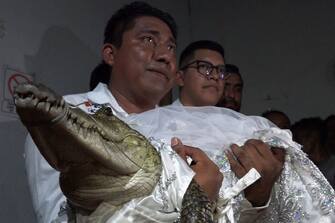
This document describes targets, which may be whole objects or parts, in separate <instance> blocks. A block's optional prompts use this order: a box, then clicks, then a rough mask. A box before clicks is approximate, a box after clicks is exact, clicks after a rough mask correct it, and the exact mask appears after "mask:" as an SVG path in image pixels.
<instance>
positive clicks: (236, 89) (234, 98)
mask: <svg viewBox="0 0 335 223" xmlns="http://www.w3.org/2000/svg"><path fill="white" fill-rule="evenodd" d="M242 90H243V83H242V80H241V77H240V75H238V74H235V73H229V74H227V78H226V79H225V87H224V92H223V95H222V98H221V101H220V103H219V105H218V106H220V107H225V108H230V109H232V110H235V111H238V112H239V111H240V109H241V101H242Z"/></svg>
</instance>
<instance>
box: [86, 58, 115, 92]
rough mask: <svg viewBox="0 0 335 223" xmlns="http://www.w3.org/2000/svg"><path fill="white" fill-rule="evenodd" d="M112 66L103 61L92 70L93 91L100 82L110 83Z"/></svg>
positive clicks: (91, 83) (91, 86)
mask: <svg viewBox="0 0 335 223" xmlns="http://www.w3.org/2000/svg"><path fill="white" fill-rule="evenodd" d="M111 69H112V68H111V67H110V66H109V65H108V64H107V63H105V62H104V61H102V62H101V63H100V64H98V65H97V66H96V67H95V68H94V69H93V71H92V72H91V78H90V90H91V91H92V90H93V89H94V88H95V87H96V86H97V85H98V84H99V83H104V84H109V80H110V75H111Z"/></svg>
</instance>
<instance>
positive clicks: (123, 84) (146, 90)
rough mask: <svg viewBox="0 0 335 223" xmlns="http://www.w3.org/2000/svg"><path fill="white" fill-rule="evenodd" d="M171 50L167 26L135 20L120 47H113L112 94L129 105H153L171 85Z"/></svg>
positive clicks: (173, 74)
mask: <svg viewBox="0 0 335 223" xmlns="http://www.w3.org/2000/svg"><path fill="white" fill-rule="evenodd" d="M175 48H176V44H175V39H174V37H173V35H172V33H171V30H170V28H169V27H168V26H167V24H165V23H164V22H163V21H161V20H160V19H158V18H156V17H151V16H142V17H138V18H136V19H135V20H134V24H133V27H132V28H131V29H129V30H127V31H125V32H124V34H123V38H122V44H121V46H120V47H119V48H117V47H114V46H113V52H112V54H113V59H112V62H111V65H112V75H111V84H110V86H111V90H112V92H113V93H114V92H117V94H120V95H122V97H125V98H126V99H127V101H131V102H132V103H133V104H148V105H150V106H154V105H155V104H157V103H158V102H159V100H160V99H161V98H162V97H163V96H164V95H165V94H166V93H167V92H168V91H169V90H170V89H171V88H172V86H173V84H174V83H175V79H176V52H175Z"/></svg>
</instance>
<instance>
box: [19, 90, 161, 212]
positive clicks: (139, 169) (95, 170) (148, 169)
mask: <svg viewBox="0 0 335 223" xmlns="http://www.w3.org/2000/svg"><path fill="white" fill-rule="evenodd" d="M14 100H15V105H16V111H17V113H18V115H19V117H20V119H21V121H22V122H23V124H24V125H25V126H26V127H27V129H28V131H29V133H30V134H31V136H32V138H33V140H34V142H35V143H36V145H37V147H38V149H39V150H40V152H41V154H42V155H43V156H44V158H45V159H46V160H47V161H48V162H49V164H50V165H51V166H52V167H54V168H55V169H57V170H58V171H60V172H61V177H60V185H61V188H62V190H63V192H64V194H65V195H66V196H67V198H68V199H69V201H70V202H71V203H72V204H73V206H75V207H77V208H81V209H84V210H86V211H93V210H95V209H96V208H97V207H98V206H99V205H100V204H101V203H102V202H108V203H110V204H112V205H116V206H117V205H120V204H122V203H124V202H127V201H129V200H131V199H132V198H135V197H141V196H144V195H148V194H150V192H151V191H152V190H153V188H154V186H155V185H156V183H157V181H158V179H159V177H160V173H161V160H160V156H159V154H158V152H157V151H156V150H155V148H154V147H153V146H152V145H151V144H150V143H149V141H148V140H147V139H146V138H145V137H144V136H142V135H141V134H140V133H138V132H137V131H135V130H133V129H131V128H130V127H129V126H128V125H127V124H126V123H124V122H123V121H121V120H120V119H118V118H117V117H116V116H115V115H113V112H112V110H111V109H110V108H108V107H103V108H102V109H101V110H99V111H98V112H97V113H96V114H94V115H90V114H87V113H85V112H84V111H82V110H81V109H79V108H77V107H75V106H72V105H69V104H67V103H66V102H65V101H64V99H63V98H62V97H61V96H59V95H57V94H56V93H54V92H53V91H52V90H50V89H49V88H47V87H45V86H43V85H34V84H23V85H19V86H18V87H17V88H16V89H15V94H14Z"/></svg>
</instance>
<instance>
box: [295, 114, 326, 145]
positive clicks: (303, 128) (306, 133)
mask: <svg viewBox="0 0 335 223" xmlns="http://www.w3.org/2000/svg"><path fill="white" fill-rule="evenodd" d="M291 131H292V134H293V139H294V140H296V141H297V142H298V143H302V141H301V140H306V139H308V138H312V137H313V139H314V138H316V139H318V140H319V141H320V143H321V144H323V143H324V140H325V129H324V122H323V120H322V119H321V118H320V117H312V118H303V119H301V120H299V121H297V122H296V123H294V124H293V125H292V127H291Z"/></svg>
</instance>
